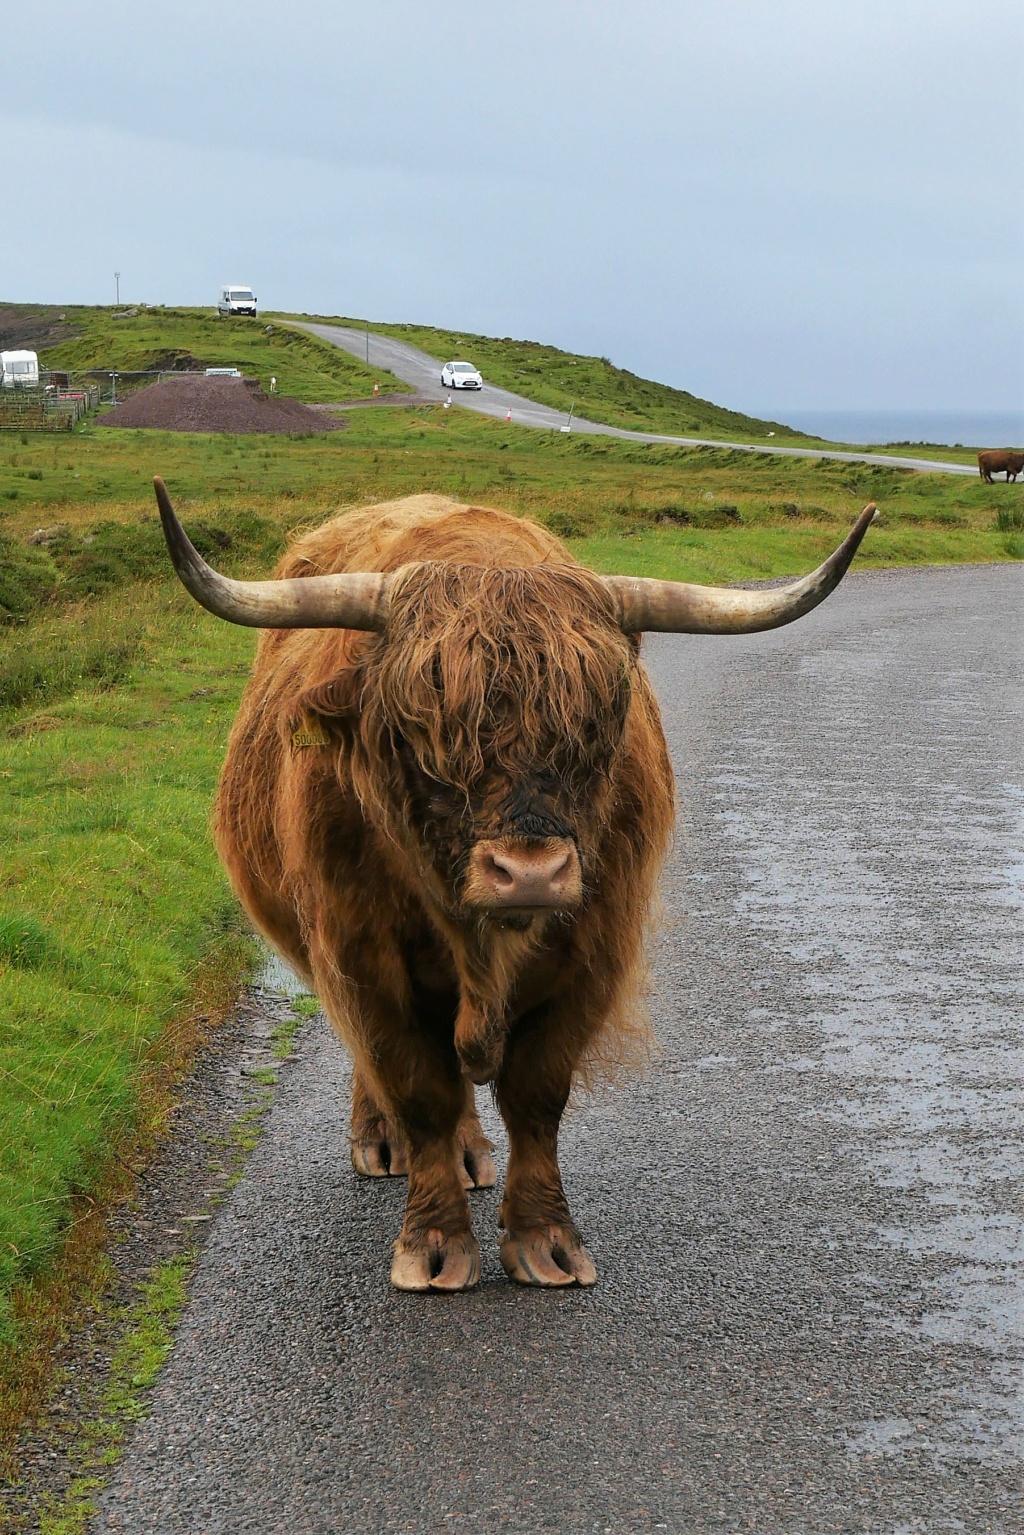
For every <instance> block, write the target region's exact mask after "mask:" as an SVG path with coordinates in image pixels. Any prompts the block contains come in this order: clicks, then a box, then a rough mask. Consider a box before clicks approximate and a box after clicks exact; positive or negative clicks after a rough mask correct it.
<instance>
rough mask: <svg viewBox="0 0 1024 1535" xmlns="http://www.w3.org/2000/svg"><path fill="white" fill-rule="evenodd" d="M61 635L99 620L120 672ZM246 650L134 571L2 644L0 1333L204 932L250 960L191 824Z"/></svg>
mask: <svg viewBox="0 0 1024 1535" xmlns="http://www.w3.org/2000/svg"><path fill="white" fill-rule="evenodd" d="M76 635H79V636H81V637H82V639H83V649H84V650H85V652H86V653H87V654H88V653H91V652H90V647H95V646H98V645H99V644H100V641H99V639H98V636H100V635H103V636H105V640H106V645H107V648H108V650H109V651H110V652H111V653H113V654H115V655H117V656H118V657H120V660H119V661H118V667H117V670H116V672H115V673H114V674H113V675H111V674H109V673H108V674H107V675H99V676H96V675H82V673H81V671H80V672H79V673H78V674H76V673H75V669H74V667H73V666H72V667H68V665H67V664H66V663H67V657H68V655H69V653H70V654H71V655H73V654H74V648H75V647H74V639H75V636H76ZM26 643H27V644H28V646H29V647H30V648H31V650H32V652H33V653H34V660H35V671H34V673H33V676H32V679H31V681H32V683H33V689H32V690H31V691H34V696H30V697H26V696H25V693H26V691H29V690H27V689H26V686H25V663H24V656H23V652H24V649H25V647H26ZM251 649H252V636H251V635H249V634H247V633H245V632H244V631H242V630H231V631H227V630H222V629H211V627H210V625H209V624H208V622H207V621H206V620H205V619H204V618H203V616H202V615H201V614H199V613H198V612H192V611H190V610H189V608H188V606H186V605H185V604H183V603H182V601H181V597H180V595H179V593H178V592H177V591H176V590H175V589H174V587H173V586H171V585H170V584H169V583H165V585H164V586H162V587H157V586H151V585H143V584H138V583H134V584H131V585H127V586H124V587H122V588H119V589H118V590H116V591H114V592H111V593H109V594H108V595H107V596H106V597H103V598H99V599H97V600H96V601H94V602H93V603H91V604H86V605H84V606H82V605H78V606H75V607H73V608H71V609H70V610H67V611H65V612H64V613H63V614H61V615H56V614H50V613H49V612H48V613H47V614H46V615H45V616H44V617H43V618H41V619H39V620H38V621H37V622H36V623H34V624H32V625H30V626H28V627H27V628H26V629H20V630H16V631H15V633H14V636H13V639H12V641H11V642H8V644H7V645H6V646H5V647H4V652H3V654H2V656H0V693H2V691H3V681H2V679H4V678H5V677H6V678H7V680H8V682H9V680H10V672H11V671H13V673H14V676H15V678H16V679H17V683H18V693H19V706H18V707H17V708H13V709H7V710H0V781H2V784H3V795H2V797H0V884H2V888H3V891H4V899H3V903H2V907H0V1340H6V1341H10V1333H9V1328H8V1327H7V1325H6V1323H7V1321H8V1320H9V1318H8V1313H7V1311H6V1301H7V1298H8V1297H9V1295H10V1292H11V1288H12V1286H13V1285H14V1284H15V1283H16V1282H17V1281H23V1280H25V1279H26V1278H30V1277H31V1276H32V1275H33V1274H35V1273H38V1272H39V1271H40V1270H43V1269H45V1267H46V1265H47V1264H48V1262H49V1261H50V1260H51V1259H52V1257H53V1256H54V1254H55V1253H56V1252H57V1250H58V1248H59V1245H60V1242H61V1238H62V1233H63V1230H64V1226H65V1222H66V1218H67V1212H68V1210H69V1207H70V1203H71V1201H72V1199H73V1197H74V1196H75V1194H76V1193H81V1192H83V1191H87V1190H88V1189H89V1188H90V1187H91V1186H92V1184H93V1183H94V1181H95V1180H96V1179H97V1178H98V1177H99V1175H100V1173H101V1172H102V1170H103V1167H104V1163H105V1158H106V1156H107V1153H108V1150H109V1147H110V1145H111V1144H112V1143H115V1142H116V1140H117V1139H118V1138H119V1137H120V1136H123V1135H124V1134H125V1133H126V1132H127V1131H128V1130H129V1129H130V1128H131V1127H132V1126H133V1124H134V1121H135V1117H136V1114H137V1111H138V1092H139V1086H140V1082H141V1080H142V1077H143V1075H144V1073H145V1070H146V1067H147V1063H148V1060H149V1057H150V1053H151V1051H152V1049H153V1047H154V1046H155V1045H156V1044H157V1043H158V1041H159V1038H160V1035H161V1033H162V1031H163V1029H164V1028H165V1027H166V1025H167V1023H168V1022H169V1021H170V1020H171V1019H172V1018H173V1017H174V1016H175V1015H176V1014H177V1013H178V1012H180V1010H181V1009H182V1008H184V1007H185V1005H186V1004H187V1001H188V999H189V994H190V986H191V983H192V977H193V976H194V975H195V974H196V972H197V970H198V969H199V967H200V966H201V964H202V962H203V960H204V959H205V957H206V956H207V955H208V953H209V951H210V949H211V948H212V947H213V946H214V945H216V944H217V943H224V942H225V941H226V939H227V938H229V937H230V935H232V934H233V933H238V934H239V936H238V937H237V938H236V939H235V940H234V942H235V944H236V948H237V968H238V969H239V970H241V969H242V968H244V966H245V965H246V963H250V962H251V949H250V947H249V945H248V943H247V942H245V941H243V939H242V938H241V934H240V922H239V918H238V915H237V909H236V906H235V903H234V901H233V899H232V897H231V895H230V892H229V890H228V887H227V883H226V880H225V879H224V876H223V874H222V873H221V871H220V869H219V866H218V864H217V860H216V858H215V856H214V853H213V849H212V847H211V845H210V836H209V828H208V824H207V821H208V814H209V804H210V798H211V794H212V790H213V785H214V782H215V778H216V774H217V769H218V766H219V763H220V760H221V757H222V755H223V750H224V743H225V739H226V735H227V731H228V728H229V725H230V721H231V718H232V715H233V713H234V709H235V706H236V703H237V699H238V696H239V693H240V691H241V688H242V684H243V680H244V676H245V673H246V672H247V670H248V666H249V659H250V655H251ZM5 669H6V670H5Z"/></svg>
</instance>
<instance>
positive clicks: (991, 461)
mask: <svg viewBox="0 0 1024 1535" xmlns="http://www.w3.org/2000/svg"><path fill="white" fill-rule="evenodd" d="M1003 469H1005V470H1006V478H1007V480H1015V479H1016V478H1017V476H1018V474H1020V472H1021V470H1022V469H1024V453H1015V452H1014V450H1013V449H1012V448H986V449H985V450H984V452H982V453H979V454H978V473H979V474H980V475H981V477H982V479H983V480H985V481H986V482H987V483H988V484H989V485H991V484H992V483H993V481H992V476H993V474H998V473H999V472H1000V470H1003Z"/></svg>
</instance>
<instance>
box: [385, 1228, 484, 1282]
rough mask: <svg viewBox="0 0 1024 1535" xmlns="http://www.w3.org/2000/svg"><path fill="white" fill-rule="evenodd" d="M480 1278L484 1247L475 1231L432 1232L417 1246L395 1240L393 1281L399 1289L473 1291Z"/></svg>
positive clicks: (392, 1265)
mask: <svg viewBox="0 0 1024 1535" xmlns="http://www.w3.org/2000/svg"><path fill="white" fill-rule="evenodd" d="M479 1278H480V1249H479V1248H478V1247H477V1245H476V1238H475V1237H474V1235H473V1233H472V1232H471V1231H464V1232H460V1233H459V1234H458V1236H451V1237H446V1236H445V1235H444V1233H443V1232H440V1231H429V1232H428V1233H427V1239H426V1242H417V1243H416V1244H415V1245H413V1244H411V1243H407V1242H404V1241H403V1240H402V1238H401V1237H399V1239H398V1241H397V1242H396V1243H395V1256H394V1258H393V1260H392V1263H391V1283H392V1284H393V1285H394V1287H395V1289H396V1290H471V1289H472V1288H473V1286H474V1285H475V1284H476V1283H477V1282H478V1280H479Z"/></svg>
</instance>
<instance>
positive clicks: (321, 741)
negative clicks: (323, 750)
mask: <svg viewBox="0 0 1024 1535" xmlns="http://www.w3.org/2000/svg"><path fill="white" fill-rule="evenodd" d="M330 744H331V743H330V741H329V740H328V738H327V732H326V731H325V730H324V727H323V726H322V725H321V723H320V721H319V720H318V719H317V718H316V716H315V715H314V714H304V715H303V716H302V719H301V720H300V721H299V723H298V724H297V725H296V727H295V729H294V730H293V731H292V746H293V747H295V748H297V749H298V748H301V747H303V746H330Z"/></svg>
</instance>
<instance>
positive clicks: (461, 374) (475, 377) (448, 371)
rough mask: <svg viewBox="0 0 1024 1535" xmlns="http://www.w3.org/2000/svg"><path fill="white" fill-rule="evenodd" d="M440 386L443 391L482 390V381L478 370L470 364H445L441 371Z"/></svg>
mask: <svg viewBox="0 0 1024 1535" xmlns="http://www.w3.org/2000/svg"><path fill="white" fill-rule="evenodd" d="M441 384H442V386H443V387H444V388H445V389H482V388H483V387H484V381H483V379H482V378H481V377H480V370H479V369H478V368H474V366H473V364H472V363H471V362H446V363H445V365H444V367H443V368H442V369H441Z"/></svg>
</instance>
